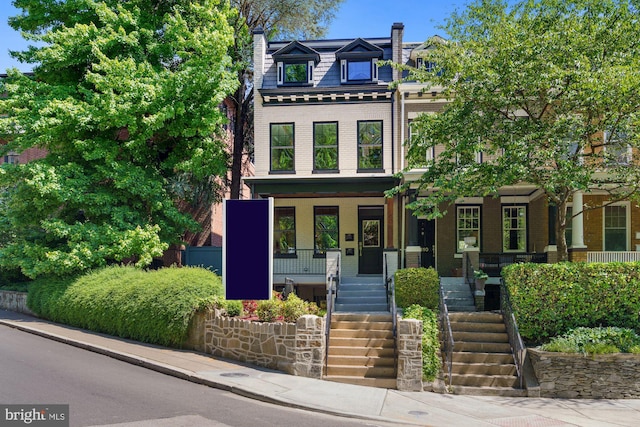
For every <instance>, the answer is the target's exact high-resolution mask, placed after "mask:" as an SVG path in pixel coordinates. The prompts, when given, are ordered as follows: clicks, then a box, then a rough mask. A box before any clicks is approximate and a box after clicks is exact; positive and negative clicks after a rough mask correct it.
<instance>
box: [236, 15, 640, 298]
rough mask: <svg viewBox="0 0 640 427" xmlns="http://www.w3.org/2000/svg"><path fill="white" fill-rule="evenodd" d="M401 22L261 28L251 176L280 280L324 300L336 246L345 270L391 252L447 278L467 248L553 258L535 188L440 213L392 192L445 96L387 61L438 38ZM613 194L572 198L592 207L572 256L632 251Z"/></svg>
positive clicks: (628, 221) (632, 224)
mask: <svg viewBox="0 0 640 427" xmlns="http://www.w3.org/2000/svg"><path fill="white" fill-rule="evenodd" d="M403 29H404V26H403V25H402V24H400V23H395V24H393V26H392V28H391V34H390V36H389V37H383V38H357V39H348V40H344V39H342V40H307V41H267V40H266V39H265V36H264V33H263V32H262V31H261V30H257V31H255V32H254V66H255V76H254V83H255V89H254V90H255V91H256V94H255V95H256V96H255V118H254V120H255V122H254V129H255V176H254V177H250V178H246V179H245V183H246V184H247V185H248V186H249V187H250V188H251V191H252V194H253V197H256V198H258V197H273V198H274V206H275V212H274V248H273V251H274V283H276V284H284V283H285V279H286V278H290V279H292V280H293V281H294V282H295V283H297V284H298V291H299V294H300V295H302V296H303V297H305V298H307V299H312V300H313V299H315V300H321V299H322V298H324V295H325V291H324V282H325V276H324V275H325V270H324V268H325V267H324V266H325V264H324V257H325V256H326V253H327V251H330V250H339V252H340V256H341V271H340V272H341V275H342V276H343V277H345V276H346V277H356V276H360V277H362V276H368V275H373V276H376V275H381V274H382V271H383V253H384V252H385V251H390V252H392V253H394V256H396V255H397V259H398V265H399V266H400V267H415V266H424V267H434V268H436V269H437V270H438V272H439V274H440V275H441V276H459V275H461V272H462V270H463V255H464V253H465V252H474V251H475V252H476V253H477V255H478V257H479V260H480V261H484V266H485V268H486V269H489V270H490V269H491V267H492V266H493V267H496V266H497V267H500V266H502V265H504V264H506V263H510V262H518V261H538V262H547V261H548V262H553V261H554V260H555V259H556V257H557V254H556V246H555V231H554V223H553V217H554V211H553V210H554V209H555V208H554V207H553V206H550V204H549V203H548V202H547V199H546V197H545V196H544V193H543V192H542V191H541V190H540V189H539V188H536V187H535V186H532V185H526V184H520V185H515V186H510V187H508V188H502V189H500V191H499V194H498V195H497V197H469V198H465V199H459V200H457V201H456V203H455V205H454V206H447V207H446V208H447V209H446V210H447V211H448V214H447V215H445V216H444V217H442V218H439V219H436V220H429V219H426V218H421V217H417V216H415V215H413V214H412V212H410V211H408V210H407V209H405V205H406V204H408V203H410V202H411V201H413V200H415V199H416V198H420V197H421V195H423V194H421V193H420V191H417V190H413V189H409V190H408V191H407V192H406V193H405V194H402V195H399V196H395V197H393V198H388V197H385V194H384V192H385V191H386V190H389V189H391V188H392V187H394V186H396V185H397V184H399V183H400V181H399V178H397V176H398V175H397V173H398V172H400V171H402V170H404V169H405V168H406V167H407V163H406V159H405V152H406V150H407V144H410V143H411V121H412V120H413V119H414V118H416V117H417V116H418V115H419V114H422V113H437V112H438V111H440V110H441V109H442V108H443V107H444V106H445V105H446V103H447V100H446V99H445V98H444V97H442V96H441V90H440V89H439V88H429V91H428V92H427V91H425V89H426V87H425V85H422V84H419V83H415V82H408V81H402V75H400V74H399V72H398V71H397V70H396V69H394V68H393V67H391V66H389V65H388V64H387V63H386V62H384V61H393V62H396V63H401V64H405V65H409V66H415V67H420V66H427V65H428V64H423V63H422V58H421V55H420V53H421V52H423V51H425V50H426V49H429V47H430V46H429V45H428V44H426V42H425V43H404V42H403ZM394 83H396V84H394ZM622 154H623V155H621V161H624V159H627V157H625V156H624V154H625V153H622ZM428 155H431V156H437V155H438V148H437V147H436V148H435V149H434V150H433V152H432V153H427V156H428ZM477 157H478V158H477V161H478V162H483V161H490V160H491V159H488V158H483V157H482V154H481V153H478V156H477ZM422 172H423V170H421V169H419V168H417V169H414V170H412V171H410V172H408V173H405V174H404V177H403V179H404V180H406V181H408V182H411V181H413V180H417V179H418V178H419V176H420V175H421V174H422ZM421 191H425V190H421ZM608 201H609V200H608V198H607V196H606V194H605V193H604V192H603V193H602V194H599V193H598V192H591V193H589V194H584V195H583V194H581V193H578V194H576V195H575V196H574V199H573V203H572V205H571V206H570V208H569V209H570V211H571V210H574V212H579V211H581V210H582V209H581V208H580V209H579V210H578V206H580V207H582V206H585V205H589V206H590V207H591V209H590V210H588V211H585V213H584V214H582V215H577V216H575V217H574V218H573V220H572V223H571V225H570V227H569V229H568V231H567V243H568V245H569V247H570V252H571V253H570V256H571V258H572V259H573V260H587V259H589V260H591V259H593V260H604V261H607V260H624V259H636V258H635V257H636V255H637V254H638V252H636V251H637V250H638V248H639V247H640V209H638V207H637V206H636V205H635V204H634V203H632V202H620V203H615V204H608V203H607V202H608ZM594 206H596V207H597V206H602V207H601V208H596V209H593V207H594ZM569 213H571V212H569ZM498 270H499V269H498Z"/></svg>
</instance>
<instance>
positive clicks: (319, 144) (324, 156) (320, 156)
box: [313, 122, 338, 171]
mask: <svg viewBox="0 0 640 427" xmlns="http://www.w3.org/2000/svg"><path fill="white" fill-rule="evenodd" d="M313 170H314V171H337V170H338V123H337V122H329V123H314V124H313Z"/></svg>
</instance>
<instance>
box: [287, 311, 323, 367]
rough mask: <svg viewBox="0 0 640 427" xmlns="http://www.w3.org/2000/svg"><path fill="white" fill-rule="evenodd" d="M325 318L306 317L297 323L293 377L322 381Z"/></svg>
mask: <svg viewBox="0 0 640 427" xmlns="http://www.w3.org/2000/svg"><path fill="white" fill-rule="evenodd" d="M324 322H325V320H324V317H318V316H313V315H310V314H308V315H305V316H302V317H300V318H299V319H298V320H297V322H296V338H295V342H296V343H295V346H296V348H295V360H294V362H293V375H298V376H301V377H307V378H317V379H322V369H323V367H324V357H325V353H326V352H325V345H326V344H325V343H326V339H325V334H324V331H325V328H324V326H325V323H324Z"/></svg>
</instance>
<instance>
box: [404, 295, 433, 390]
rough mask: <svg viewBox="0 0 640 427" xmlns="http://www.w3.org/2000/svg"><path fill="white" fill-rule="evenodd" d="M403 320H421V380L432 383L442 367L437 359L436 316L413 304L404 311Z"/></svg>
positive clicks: (428, 310) (426, 309)
mask: <svg viewBox="0 0 640 427" xmlns="http://www.w3.org/2000/svg"><path fill="white" fill-rule="evenodd" d="M404 318H405V319H418V320H422V378H423V379H425V380H427V381H433V380H434V379H435V378H436V376H437V375H438V372H440V369H441V367H442V363H441V361H440V358H439V357H438V352H439V351H440V340H439V339H438V316H437V315H436V313H434V312H433V311H431V310H430V309H428V308H425V307H421V306H419V305H417V304H414V305H411V306H409V307H407V308H406V309H405V310H404Z"/></svg>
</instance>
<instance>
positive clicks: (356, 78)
mask: <svg viewBox="0 0 640 427" xmlns="http://www.w3.org/2000/svg"><path fill="white" fill-rule="evenodd" d="M383 55H384V51H383V49H382V48H380V47H378V46H375V45H373V44H371V43H369V42H368V41H366V40H363V39H360V38H358V39H355V40H354V41H352V42H351V43H349V44H348V45H346V46H344V47H342V48H341V49H339V50H338V51H336V60H337V61H338V63H339V65H340V83H342V84H354V83H371V82H377V81H378V60H379V59H382V57H383Z"/></svg>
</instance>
